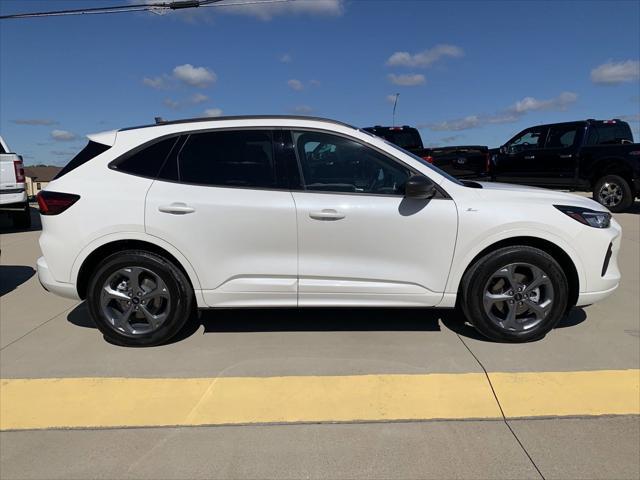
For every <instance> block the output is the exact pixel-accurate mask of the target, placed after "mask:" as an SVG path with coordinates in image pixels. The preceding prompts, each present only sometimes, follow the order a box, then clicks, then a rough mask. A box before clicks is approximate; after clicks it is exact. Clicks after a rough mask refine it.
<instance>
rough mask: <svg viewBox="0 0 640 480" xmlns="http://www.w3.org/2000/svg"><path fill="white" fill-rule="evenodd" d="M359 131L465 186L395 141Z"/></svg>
mask: <svg viewBox="0 0 640 480" xmlns="http://www.w3.org/2000/svg"><path fill="white" fill-rule="evenodd" d="M360 131H361V132H364V133H366V134H367V135H371V136H372V137H377V138H379V139H380V140H382V141H383V142H384V143H386V144H387V145H389V146H390V147H393V148H394V149H396V150H399V151H401V152H402V153H404V154H406V155H409V156H410V157H411V158H413V159H415V160H417V161H418V162H420V163H421V164H422V165H424V166H425V167H428V168H429V169H430V170H433V171H434V172H436V173H437V174H439V175H442V176H443V177H445V178H446V179H447V180H449V181H451V182H453V183H455V184H456V185H460V186H461V187H466V185H465V184H464V183H462V182H461V181H460V180H458V179H457V178H456V177H453V176H451V175H449V174H448V173H447V172H445V171H444V170H440V169H439V168H438V167H436V166H435V165H432V164H431V163H429V162H427V161H426V160H425V159H424V158H421V157H419V156H418V155H416V154H414V153H411V152H410V151H408V150H405V149H404V148H402V147H399V146H398V145H396V144H395V143H392V142H390V141H389V140H386V139H384V138H382V137H378V136H377V135H375V134H374V133H371V132H367V131H366V130H360Z"/></svg>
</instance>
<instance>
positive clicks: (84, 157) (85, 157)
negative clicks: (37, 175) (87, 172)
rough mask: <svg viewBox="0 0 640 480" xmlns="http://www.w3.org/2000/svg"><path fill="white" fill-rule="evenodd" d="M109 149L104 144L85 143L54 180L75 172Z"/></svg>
mask: <svg viewBox="0 0 640 480" xmlns="http://www.w3.org/2000/svg"><path fill="white" fill-rule="evenodd" d="M110 148H111V147H110V146H108V145H104V144H102V143H98V142H89V143H87V146H86V147H84V148H83V149H82V150H81V151H80V153H78V154H77V155H76V156H75V157H73V158H72V159H71V161H70V162H69V163H67V164H66V165H65V166H64V168H63V169H62V170H60V171H59V172H58V174H57V175H56V176H55V177H54V179H56V178H60V177H62V176H64V175H66V174H67V173H69V172H70V171H71V170H75V169H76V168H78V167H79V166H80V165H84V164H85V163H87V162H88V161H89V160H91V159H93V158H95V157H97V156H98V155H100V154H101V153H103V152H106V151H107V150H109V149H110Z"/></svg>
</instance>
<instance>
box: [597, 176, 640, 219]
mask: <svg viewBox="0 0 640 480" xmlns="http://www.w3.org/2000/svg"><path fill="white" fill-rule="evenodd" d="M593 199H594V200H595V201H596V202H598V203H601V204H602V205H604V206H605V207H607V208H608V209H609V210H611V211H612V212H616V213H617V212H623V211H625V210H626V209H628V208H629V207H630V206H631V205H632V204H633V192H632V191H631V186H630V185H629V182H627V181H626V180H625V179H624V178H622V177H621V176H619V175H605V176H604V177H602V178H600V179H599V180H598V181H597V182H596V184H595V185H594V187H593Z"/></svg>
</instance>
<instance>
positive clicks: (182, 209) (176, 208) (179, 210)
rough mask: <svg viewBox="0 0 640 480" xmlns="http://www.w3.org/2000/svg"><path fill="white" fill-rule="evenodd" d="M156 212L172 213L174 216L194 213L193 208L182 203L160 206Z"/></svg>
mask: <svg viewBox="0 0 640 480" xmlns="http://www.w3.org/2000/svg"><path fill="white" fill-rule="evenodd" d="M158 210H159V211H161V212H162V213H172V214H174V215H185V214H187V213H193V212H195V211H196V209H195V208H193V207H190V206H189V205H187V204H186V203H182V202H173V203H172V204H170V205H160V206H159V207H158Z"/></svg>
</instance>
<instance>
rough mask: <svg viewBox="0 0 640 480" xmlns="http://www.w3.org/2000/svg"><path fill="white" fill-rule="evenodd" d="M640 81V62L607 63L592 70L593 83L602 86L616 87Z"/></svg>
mask: <svg viewBox="0 0 640 480" xmlns="http://www.w3.org/2000/svg"><path fill="white" fill-rule="evenodd" d="M638 79H640V60H627V61H625V62H607V63H603V64H602V65H599V66H597V67H596V68H594V69H593V70H591V81H592V82H593V83H599V84H602V85H616V84H619V83H625V82H633V81H634V80H638Z"/></svg>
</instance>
